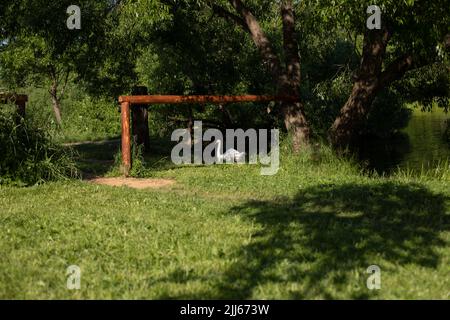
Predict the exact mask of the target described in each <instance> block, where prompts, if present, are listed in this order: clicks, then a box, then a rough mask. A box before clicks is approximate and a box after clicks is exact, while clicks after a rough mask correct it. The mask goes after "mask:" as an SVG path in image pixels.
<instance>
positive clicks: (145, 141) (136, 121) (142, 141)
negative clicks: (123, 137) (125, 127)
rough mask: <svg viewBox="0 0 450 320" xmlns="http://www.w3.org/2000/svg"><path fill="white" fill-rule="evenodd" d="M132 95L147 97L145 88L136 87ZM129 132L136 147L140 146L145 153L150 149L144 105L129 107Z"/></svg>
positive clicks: (146, 113)
mask: <svg viewBox="0 0 450 320" xmlns="http://www.w3.org/2000/svg"><path fill="white" fill-rule="evenodd" d="M132 94H133V95H148V91H147V88H146V87H143V86H136V87H134V88H133V92H132ZM131 131H132V134H133V141H134V143H135V144H136V146H142V147H143V148H144V152H145V151H149V149H150V133H149V131H150V130H149V128H148V111H147V105H146V104H133V105H132V106H131Z"/></svg>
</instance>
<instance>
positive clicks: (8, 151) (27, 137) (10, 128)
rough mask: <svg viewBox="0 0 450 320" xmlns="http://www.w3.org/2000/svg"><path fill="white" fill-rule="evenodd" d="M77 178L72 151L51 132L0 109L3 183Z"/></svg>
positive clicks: (26, 183) (0, 178)
mask: <svg viewBox="0 0 450 320" xmlns="http://www.w3.org/2000/svg"><path fill="white" fill-rule="evenodd" d="M74 177H78V170H77V168H76V165H75V162H74V160H73V151H72V150H71V149H68V148H63V147H61V146H59V145H57V144H55V143H54V142H53V141H52V140H51V138H50V136H49V134H48V132H47V131H46V130H44V129H42V128H39V127H37V126H36V125H34V124H33V123H31V122H30V121H25V120H24V119H22V120H21V121H20V122H17V121H16V118H15V114H14V113H13V112H8V111H5V110H4V109H2V111H0V184H15V185H33V184H36V183H42V182H44V181H50V180H60V179H68V178H74Z"/></svg>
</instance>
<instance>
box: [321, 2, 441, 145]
mask: <svg viewBox="0 0 450 320" xmlns="http://www.w3.org/2000/svg"><path fill="white" fill-rule="evenodd" d="M318 3H319V7H320V8H321V9H322V11H321V12H322V14H323V17H324V19H326V17H327V16H333V17H335V19H336V21H337V22H339V23H340V26H341V27H343V28H345V29H347V30H349V31H350V32H352V33H353V34H355V35H356V36H360V37H363V40H362V53H361V59H360V67H359V69H358V70H357V72H356V73H355V74H354V77H353V79H354V83H353V89H352V92H351V94H350V96H349V98H348V100H347V102H346V103H345V105H344V106H343V107H342V109H341V111H340V114H339V116H338V117H337V118H336V120H335V122H334V123H333V125H332V127H331V129H330V140H331V142H332V144H333V145H334V146H336V147H338V148H340V149H342V148H345V147H346V146H348V145H350V144H352V142H353V141H355V139H357V137H358V135H359V133H360V132H361V129H362V128H363V126H364V122H365V119H366V118H367V115H368V114H369V112H370V110H371V107H372V105H373V102H374V100H375V98H376V97H377V95H378V94H379V93H380V92H381V91H382V90H383V89H385V88H388V87H389V86H390V85H391V84H392V83H393V82H395V81H397V80H399V79H401V78H403V77H404V75H405V74H406V73H407V72H408V71H410V70H412V69H414V68H418V67H420V66H424V65H427V64H429V63H432V62H434V61H436V59H438V55H437V51H436V46H438V45H442V42H443V39H444V37H445V35H446V34H448V33H449V31H450V30H449V26H450V23H449V22H450V19H449V14H448V12H447V11H448V10H446V9H444V8H448V7H449V2H448V0H437V1H432V2H430V1H424V0H404V1H398V0H395V1H394V0H384V1H376V3H377V4H378V6H379V7H380V8H381V11H382V23H381V28H380V29H374V30H369V29H368V28H367V27H366V19H367V18H368V15H367V14H366V10H367V8H368V6H369V5H372V4H373V1H370V2H368V1H359V0H351V1H349V0H338V1H329V0H320V1H318Z"/></svg>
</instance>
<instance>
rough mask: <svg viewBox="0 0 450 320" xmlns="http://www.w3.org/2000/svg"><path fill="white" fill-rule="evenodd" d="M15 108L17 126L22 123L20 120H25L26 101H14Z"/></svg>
mask: <svg viewBox="0 0 450 320" xmlns="http://www.w3.org/2000/svg"><path fill="white" fill-rule="evenodd" d="M16 106H17V117H16V122H17V123H18V124H19V123H20V122H21V121H22V119H25V112H26V111H25V109H26V101H25V100H20V101H16Z"/></svg>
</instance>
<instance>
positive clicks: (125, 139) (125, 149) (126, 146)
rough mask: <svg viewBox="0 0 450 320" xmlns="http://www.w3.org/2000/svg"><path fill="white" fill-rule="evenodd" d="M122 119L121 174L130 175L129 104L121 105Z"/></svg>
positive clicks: (123, 103)
mask: <svg viewBox="0 0 450 320" xmlns="http://www.w3.org/2000/svg"><path fill="white" fill-rule="evenodd" d="M120 109H121V110H120V111H121V119H122V173H123V174H124V175H125V176H128V175H129V174H130V169H131V132H130V103H129V102H122V103H121V108H120Z"/></svg>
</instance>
